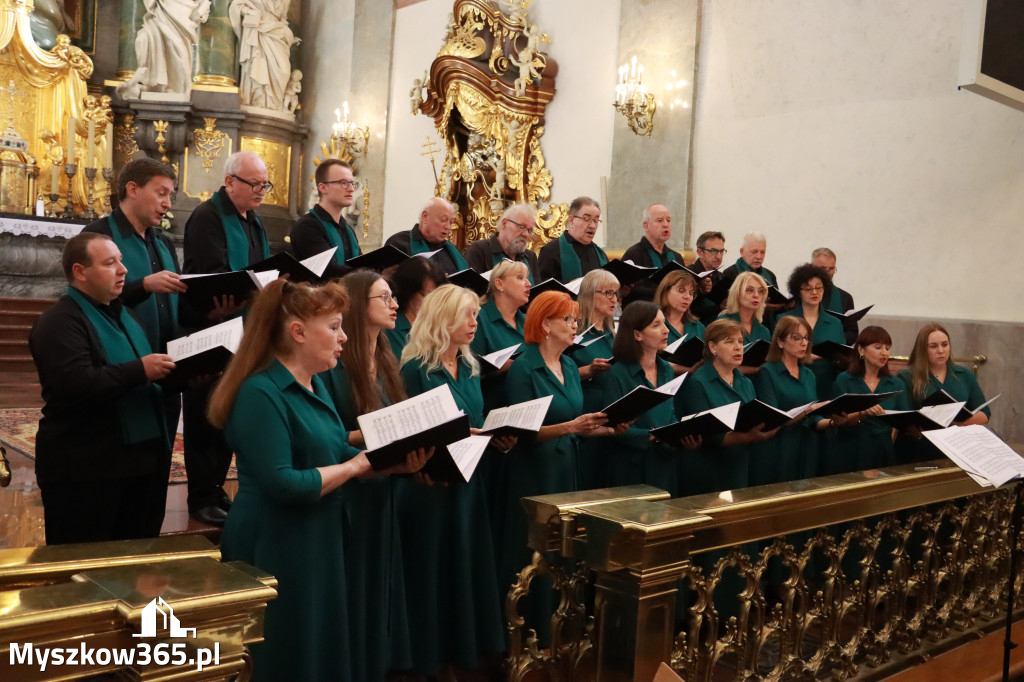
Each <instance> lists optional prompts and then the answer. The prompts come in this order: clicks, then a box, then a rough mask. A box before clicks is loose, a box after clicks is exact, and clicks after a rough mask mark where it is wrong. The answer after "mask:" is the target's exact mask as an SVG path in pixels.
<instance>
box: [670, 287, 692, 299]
mask: <svg viewBox="0 0 1024 682" xmlns="http://www.w3.org/2000/svg"><path fill="white" fill-rule="evenodd" d="M674 291H675V292H676V293H677V294H679V295H680V296H689V297H690V298H693V287H690V286H681V287H675V288H674Z"/></svg>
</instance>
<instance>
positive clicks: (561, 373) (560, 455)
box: [498, 291, 626, 641]
mask: <svg viewBox="0 0 1024 682" xmlns="http://www.w3.org/2000/svg"><path fill="white" fill-rule="evenodd" d="M577 314H578V310H577V306H576V304H575V303H573V300H572V298H570V297H569V295H568V294H564V293H559V292H555V291H547V292H545V293H543V294H541V295H540V296H538V297H537V298H536V299H534V301H533V303H531V304H530V310H529V312H528V313H527V315H526V327H525V337H526V347H525V349H524V350H523V353H522V354H521V355H520V356H519V357H518V358H516V360H515V362H513V363H512V368H511V369H510V370H509V371H508V401H509V402H510V403H511V404H516V403H523V402H526V401H528V400H535V399H536V398H541V397H544V396H551V404H550V405H549V407H548V411H547V414H546V415H545V417H544V425H543V426H541V428H540V431H538V432H537V435H536V437H534V438H530V439H525V438H524V439H520V441H519V443H518V444H517V445H516V447H515V448H514V449H513V450H512V452H511V454H510V455H509V460H508V484H507V488H506V495H505V501H504V512H505V517H504V524H503V527H502V528H501V529H500V536H499V537H500V538H501V539H500V542H499V544H498V547H500V553H499V556H498V566H499V580H500V584H501V585H502V586H503V587H507V586H508V585H510V584H511V583H512V582H513V581H514V580H515V577H516V574H517V573H518V572H519V571H521V570H522V569H523V567H524V566H527V565H528V564H529V563H530V557H531V555H532V550H530V549H529V548H528V547H527V529H528V524H527V518H526V514H525V512H524V510H523V505H522V502H521V499H522V498H523V497H532V496H534V495H548V494H553V493H564V492H571V491H574V490H577V489H578V488H577V479H576V454H577V447H578V438H579V437H580V436H598V435H611V434H612V433H613V430H612V429H610V428H608V427H606V426H604V423H605V421H606V420H605V418H604V415H603V414H601V413H600V412H597V413H587V414H584V408H583V389H582V387H581V385H580V375H579V371H578V368H577V367H576V363H574V362H573V361H572V360H571V359H569V358H568V357H566V356H565V355H564V351H565V349H566V348H568V347H569V346H570V345H572V342H573V338H574V336H575V335H576V326H577V321H576V316H577ZM625 429H626V425H625V424H623V425H621V426H620V427H619V429H618V431H619V432H620V433H621V432H622V431H624V430H625ZM535 585H536V583H535ZM530 592H531V594H533V593H541V594H543V595H544V597H543V598H541V599H539V600H538V599H537V598H531V599H530V600H529V601H530V604H531V605H536V606H537V607H538V609H537V613H538V617H537V618H529V617H528V621H529V622H530V623H531V625H534V624H536V625H538V626H542V629H541V632H540V636H541V640H542V641H545V640H546V639H547V633H546V632H545V631H544V630H546V628H543V625H544V624H545V623H546V621H547V620H548V618H547V616H548V615H550V613H551V612H552V610H553V608H554V606H555V604H554V603H553V601H552V599H551V598H552V597H553V596H554V592H552V591H551V590H550V588H545V587H538V589H536V590H535V589H533V587H531V589H530ZM525 601H526V600H523V601H521V602H520V603H521V604H523V603H524V602H525ZM539 601H547V602H548V603H547V604H545V605H544V606H543V608H542V607H541V605H540V604H539V603H538V602H539ZM526 608H527V610H528V611H530V607H529V606H527V607H526ZM521 612H522V611H521Z"/></svg>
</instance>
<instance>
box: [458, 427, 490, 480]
mask: <svg viewBox="0 0 1024 682" xmlns="http://www.w3.org/2000/svg"><path fill="white" fill-rule="evenodd" d="M490 442H491V437H490V436H468V437H467V438H463V439H462V440H457V441H455V442H454V443H450V444H449V445H448V454H450V455H451V456H452V460H453V461H454V462H455V466H457V467H459V471H460V472H461V473H462V477H463V478H464V479H466V483H469V479H470V478H471V477H472V476H473V472H474V471H476V466H477V464H479V463H480V458H481V457H482V456H483V454H484V450H486V449H487V445H488V444H489V443H490Z"/></svg>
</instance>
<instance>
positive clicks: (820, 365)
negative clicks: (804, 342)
mask: <svg viewBox="0 0 1024 682" xmlns="http://www.w3.org/2000/svg"><path fill="white" fill-rule="evenodd" d="M790 315H792V316H794V317H799V318H801V319H802V318H803V316H804V308H803V306H802V305H800V302H799V301H797V304H796V307H795V308H793V309H792V310H788V311H786V312H784V313H782V314H781V315H779V318H783V317H787V316H790ZM811 333H812V334H813V335H814V343H821V342H822V341H835V342H836V343H846V333H845V332H844V331H843V323H842V322H840V321H839V318H838V317H835V316H833V315H829V314H828V312H827V311H826V310H825V306H823V305H821V304H820V303H819V304H818V321H817V322H815V323H814V329H812V330H811ZM808 352H810V349H808ZM810 367H811V371H812V372H814V378H815V379H816V380H817V382H818V399H819V400H827V399H828V396H829V392H830V391H831V390H832V384H833V383H835V380H836V366H835V364H834V363H833V362H832V361H831V360H826V359H825V358H820V359H818V360H814V361H813V362H811V365H810Z"/></svg>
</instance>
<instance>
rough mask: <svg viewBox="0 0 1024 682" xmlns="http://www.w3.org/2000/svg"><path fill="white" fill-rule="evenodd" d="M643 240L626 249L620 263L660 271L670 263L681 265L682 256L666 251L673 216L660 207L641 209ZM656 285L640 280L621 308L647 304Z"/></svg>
mask: <svg viewBox="0 0 1024 682" xmlns="http://www.w3.org/2000/svg"><path fill="white" fill-rule="evenodd" d="M643 219H644V236H643V237H640V241H639V242H637V243H636V244H633V246H631V247H629V248H628V249H626V252H625V253H623V254H622V260H624V261H626V260H631V261H633V263H634V264H636V265H643V266H645V267H649V268H650V267H654V268H661V267H664V266H665V265H666V264H668V263H669V262H670V261H671V262H675V263H679V264H680V265H682V264H683V255H682V254H681V253H679V252H678V251H675V250H674V249H671V248H669V245H668V240H669V239H671V238H672V213H671V212H670V211H669V210H668V208H667V207H666V206H664V205H663V204H651V205H650V206H648V207H647V208H645V209H644V213H643ZM657 288H658V285H657V284H655V283H654V280H652V279H650V278H646V279H642V280H640V281H639V282H637V283H636V284H634V285H633V287H632V289H631V290H630V292H629V295H628V296H627V297H626V299H625V301H623V304H622V305H623V307H625V306H627V305H629V304H630V303H632V302H633V301H650V300H651V299H652V298H654V291H655V289H657Z"/></svg>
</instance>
